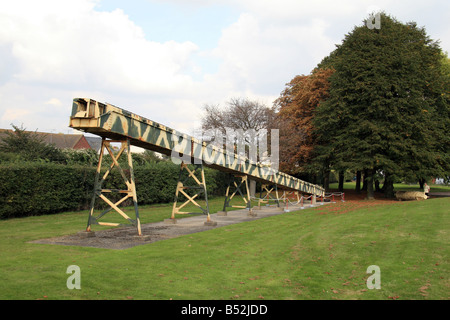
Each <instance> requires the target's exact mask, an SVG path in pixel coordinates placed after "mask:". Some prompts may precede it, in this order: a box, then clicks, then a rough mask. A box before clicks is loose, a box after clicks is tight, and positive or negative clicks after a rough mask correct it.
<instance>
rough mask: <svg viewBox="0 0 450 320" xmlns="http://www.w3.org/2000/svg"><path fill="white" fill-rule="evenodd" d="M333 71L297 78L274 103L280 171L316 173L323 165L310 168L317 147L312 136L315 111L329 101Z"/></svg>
mask: <svg viewBox="0 0 450 320" xmlns="http://www.w3.org/2000/svg"><path fill="white" fill-rule="evenodd" d="M333 72H334V69H318V68H317V69H315V70H313V72H311V74H309V75H298V76H296V77H294V78H293V79H292V80H291V81H290V82H289V83H288V84H287V85H286V88H285V90H283V92H282V93H281V95H280V97H279V98H278V99H277V100H275V102H274V103H275V105H276V106H277V108H278V109H279V112H278V114H277V118H278V119H277V120H278V127H279V128H280V169H281V170H282V171H284V172H288V173H291V174H294V175H302V174H305V173H312V172H317V171H318V170H317V169H322V167H323V166H320V168H317V167H315V166H312V163H311V159H312V156H313V154H314V148H315V147H316V144H317V139H316V136H315V135H314V133H313V121H312V120H313V117H314V114H315V109H316V108H317V106H318V105H319V104H320V103H321V102H322V101H324V100H326V99H327V98H328V95H329V94H328V92H329V86H330V83H329V80H328V79H329V77H330V76H331V75H332V74H333Z"/></svg>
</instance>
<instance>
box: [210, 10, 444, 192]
mask: <svg viewBox="0 0 450 320" xmlns="http://www.w3.org/2000/svg"><path fill="white" fill-rule="evenodd" d="M380 19H381V20H380V21H381V25H380V28H368V27H367V26H366V21H364V22H363V25H362V26H356V27H355V28H354V29H353V30H352V32H350V33H349V34H347V35H346V36H345V38H344V40H343V42H342V43H341V44H340V45H338V46H337V48H336V49H335V50H334V51H333V52H331V53H330V55H329V56H327V57H325V58H324V59H323V60H322V61H321V63H319V64H318V66H317V67H316V68H315V69H314V70H313V71H312V72H311V73H310V74H309V75H299V76H296V77H294V79H292V80H291V81H290V82H289V83H288V84H287V85H286V88H285V90H283V92H282V93H281V95H280V97H279V98H278V99H277V100H276V101H275V102H274V106H273V107H272V108H269V107H264V108H263V107H261V106H259V109H260V113H259V115H260V116H261V115H265V116H264V117H262V118H263V119H265V121H266V122H264V123H263V125H265V126H266V128H269V127H271V128H279V130H280V170H281V171H284V172H287V173H290V174H292V175H295V176H298V177H300V178H304V179H309V180H310V181H314V182H319V181H317V179H320V180H322V183H323V184H324V186H325V188H328V182H329V175H330V171H331V170H335V171H337V172H339V177H340V186H341V187H342V182H343V177H344V173H345V172H346V171H351V172H354V173H355V175H356V177H357V184H356V188H357V191H359V190H360V189H361V187H360V182H361V181H362V182H363V183H364V184H363V187H364V188H365V189H366V190H367V197H368V198H373V196H374V182H375V181H381V180H383V181H384V183H383V187H382V188H380V190H382V191H384V192H385V195H386V196H387V197H391V196H393V183H394V182H395V181H398V180H404V179H409V180H411V179H415V180H416V181H417V180H418V181H419V182H420V183H421V184H423V183H424V182H425V181H426V179H428V178H430V177H432V176H435V177H436V176H441V177H442V176H444V177H448V176H449V175H450V152H449V150H450V135H449V134H448V128H450V107H449V98H450V96H449V93H450V60H449V58H448V57H447V55H446V54H444V53H443V52H442V50H441V48H440V46H439V43H438V41H434V40H432V39H431V38H430V37H429V36H428V35H427V34H426V31H425V29H424V28H421V27H418V26H417V25H416V24H415V23H414V22H411V23H401V22H399V21H397V20H396V19H395V18H393V17H391V16H389V15H387V14H385V13H381V14H380ZM236 101H241V102H242V101H245V100H237V99H235V100H233V101H232V102H231V103H230V104H229V106H228V111H227V112H228V113H229V114H230V115H231V114H234V115H236V114H237V113H236V112H234V113H233V112H231V110H233V109H235V110H237V108H236V103H234V102H236ZM246 105H247V106H248V105H251V103H249V102H248V101H247V102H246ZM243 106H245V104H243V103H241V104H240V107H241V108H242V107H243ZM205 111H206V116H204V118H203V128H207V127H208V125H211V124H212V121H209V120H210V119H211V120H216V119H217V120H219V119H220V123H222V124H224V123H227V121H225V120H224V119H223V118H220V117H218V116H217V113H220V112H219V111H218V109H217V108H216V107H215V108H211V107H210V106H206V108H205ZM214 114H216V115H214ZM238 114H239V115H240V116H241V117H242V116H244V115H245V113H244V112H239V113H238ZM235 118H236V116H234V119H235ZM260 118H261V117H260ZM247 123H251V121H247ZM259 125H261V123H259ZM241 128H243V127H241ZM243 129H245V128H243ZM378 187H379V185H378V183H375V188H378Z"/></svg>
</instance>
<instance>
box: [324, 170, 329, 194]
mask: <svg viewBox="0 0 450 320" xmlns="http://www.w3.org/2000/svg"><path fill="white" fill-rule="evenodd" d="M323 188H324V189H325V191H327V190H330V169H325V170H324V173H323Z"/></svg>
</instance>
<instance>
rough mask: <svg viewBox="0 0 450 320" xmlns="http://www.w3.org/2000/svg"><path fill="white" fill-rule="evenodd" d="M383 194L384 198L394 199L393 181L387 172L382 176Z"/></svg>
mask: <svg viewBox="0 0 450 320" xmlns="http://www.w3.org/2000/svg"><path fill="white" fill-rule="evenodd" d="M382 189H383V192H384V197H385V198H394V197H395V194H394V180H393V179H392V176H391V175H390V174H389V172H386V173H385V175H384V183H383V188H382Z"/></svg>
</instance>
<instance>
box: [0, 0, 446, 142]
mask: <svg viewBox="0 0 450 320" xmlns="http://www.w3.org/2000/svg"><path fill="white" fill-rule="evenodd" d="M379 10H383V11H385V12H386V13H387V14H389V15H391V16H393V17H395V18H396V19H397V20H399V21H401V22H410V21H415V22H417V24H418V26H421V27H425V29H426V31H427V34H428V35H429V36H430V37H431V38H432V39H434V40H439V41H440V45H441V48H442V49H443V50H444V51H446V52H450V23H449V21H450V1H448V0H428V1H416V0H412V1H410V0H408V1H405V0H396V1H394V0H380V1H366V0H343V1H339V0H323V1H320V0H317V1H310V0H308V1H304V0H276V1H275V0H271V1H269V0H215V1H208V0H166V1H163V0H127V1H118V0H39V1H36V0H14V1H8V0H0V128H3V129H10V128H12V127H11V124H13V125H16V126H19V127H20V126H22V127H24V128H26V129H27V130H33V131H35V130H36V131H41V132H52V133H73V132H74V131H73V130H72V129H71V128H69V127H68V124H69V118H70V114H71V110H72V100H73V99H74V98H91V99H94V100H98V101H100V102H108V103H111V104H114V105H116V106H118V107H121V108H124V109H127V110H129V111H131V112H133V113H136V114H138V115H140V116H143V117H146V118H148V119H151V120H154V121H157V122H159V123H161V124H164V125H166V126H169V127H171V128H173V129H176V130H178V131H181V132H184V133H187V134H191V135H193V134H194V133H195V131H196V129H198V128H199V126H200V119H201V117H202V112H203V111H202V110H203V109H202V108H203V106H204V105H205V104H215V105H220V106H224V105H225V104H226V102H227V101H229V100H230V99H231V98H248V99H251V100H256V101H258V102H260V103H264V104H266V105H267V106H272V103H273V101H274V100H275V99H276V98H278V97H279V95H280V93H281V92H282V91H283V89H284V88H285V85H286V83H288V82H289V81H290V80H291V79H292V78H294V77H295V76H296V75H300V74H309V73H310V72H311V71H312V70H313V69H314V67H315V66H316V65H317V64H318V63H319V62H320V61H321V60H322V59H323V58H324V57H326V56H328V55H329V54H330V53H331V52H332V51H333V50H334V49H335V46H336V44H339V43H341V42H342V40H343V38H344V36H345V35H346V34H348V33H350V32H351V31H352V29H353V28H354V27H355V26H361V25H362V24H363V20H365V19H366V18H367V17H368V16H369V13H371V12H373V11H379ZM381 27H382V24H381Z"/></svg>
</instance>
